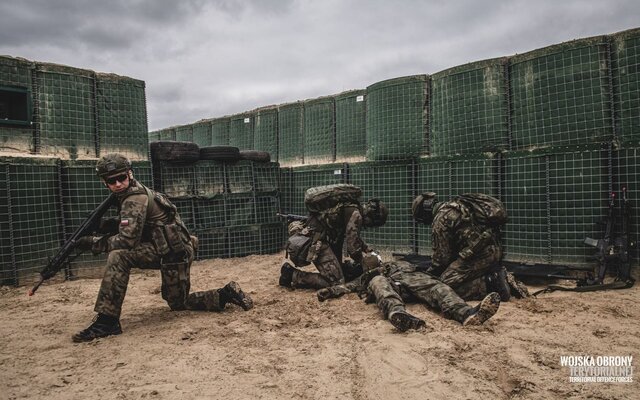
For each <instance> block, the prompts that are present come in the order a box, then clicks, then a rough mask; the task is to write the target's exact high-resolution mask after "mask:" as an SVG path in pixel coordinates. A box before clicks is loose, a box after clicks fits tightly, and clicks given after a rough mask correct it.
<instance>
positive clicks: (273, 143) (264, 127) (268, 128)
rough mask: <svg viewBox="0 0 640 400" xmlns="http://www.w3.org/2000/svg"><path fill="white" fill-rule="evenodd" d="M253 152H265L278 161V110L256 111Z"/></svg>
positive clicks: (272, 107) (273, 108)
mask: <svg viewBox="0 0 640 400" xmlns="http://www.w3.org/2000/svg"><path fill="white" fill-rule="evenodd" d="M255 124H256V126H255V146H254V149H255V150H259V151H266V152H267V153H269V154H271V159H272V160H277V159H278V108H277V107H276V106H269V107H263V108H260V109H258V110H257V111H256V119H255Z"/></svg>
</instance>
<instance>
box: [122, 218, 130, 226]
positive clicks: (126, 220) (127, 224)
mask: <svg viewBox="0 0 640 400" xmlns="http://www.w3.org/2000/svg"><path fill="white" fill-rule="evenodd" d="M120 226H129V220H128V219H121V220H120Z"/></svg>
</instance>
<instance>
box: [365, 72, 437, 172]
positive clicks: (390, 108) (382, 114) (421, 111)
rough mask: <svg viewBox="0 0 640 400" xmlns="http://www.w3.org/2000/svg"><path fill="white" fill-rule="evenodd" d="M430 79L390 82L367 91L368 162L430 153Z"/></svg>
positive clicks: (375, 85) (387, 81)
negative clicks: (428, 134)
mask: <svg viewBox="0 0 640 400" xmlns="http://www.w3.org/2000/svg"><path fill="white" fill-rule="evenodd" d="M428 85H429V78H428V77H427V75H414V76H407V77H401V78H394V79H388V80H386V81H382V82H378V83H375V84H373V85H371V86H369V87H367V124H366V126H367V136H366V137H367V159H368V160H376V161H380V160H397V159H407V158H413V157H417V156H419V155H420V154H422V153H423V152H426V144H427V142H426V141H427V122H428V121H427V113H428V104H427V101H428Z"/></svg>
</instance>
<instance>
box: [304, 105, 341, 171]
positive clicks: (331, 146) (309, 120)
mask: <svg viewBox="0 0 640 400" xmlns="http://www.w3.org/2000/svg"><path fill="white" fill-rule="evenodd" d="M303 108H304V118H303V120H304V134H303V137H304V144H303V151H304V154H303V158H304V162H305V164H325V163H328V162H332V161H334V160H335V146H336V145H335V136H336V126H335V121H336V114H335V100H334V98H333V97H323V98H319V99H313V100H307V101H305V102H304V105H303Z"/></svg>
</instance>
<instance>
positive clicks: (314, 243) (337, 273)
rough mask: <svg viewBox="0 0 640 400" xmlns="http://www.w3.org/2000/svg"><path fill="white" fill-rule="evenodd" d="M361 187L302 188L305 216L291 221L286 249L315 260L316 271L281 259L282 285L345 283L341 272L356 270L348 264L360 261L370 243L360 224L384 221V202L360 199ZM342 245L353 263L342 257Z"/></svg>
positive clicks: (304, 261)
mask: <svg viewBox="0 0 640 400" xmlns="http://www.w3.org/2000/svg"><path fill="white" fill-rule="evenodd" d="M361 194H362V191H361V189H360V188H359V187H357V186H354V185H349V184H336V185H327V186H318V187H314V188H310V189H308V190H307V191H306V193H305V205H306V207H307V209H308V210H309V217H308V218H307V219H306V220H305V221H304V222H301V221H294V222H292V223H291V224H290V225H289V239H288V241H287V245H286V249H287V254H288V256H289V259H290V260H291V261H292V262H293V263H294V264H295V265H296V266H297V267H304V266H307V265H309V264H310V263H313V264H314V265H315V266H316V268H317V269H318V271H319V272H309V271H303V270H300V269H298V268H294V267H293V266H292V265H291V264H289V263H288V262H285V263H284V265H283V266H282V268H281V270H280V280H279V284H280V286H285V287H291V288H311V289H320V288H324V287H327V286H332V285H338V284H342V283H345V274H346V275H353V276H358V275H360V274H361V272H362V271H361V270H359V271H357V272H356V273H355V274H351V272H352V271H349V270H347V269H348V268H349V267H351V266H353V265H359V264H360V263H361V260H362V257H363V255H364V254H366V253H368V252H371V251H372V249H371V248H369V246H368V245H367V244H366V243H365V242H364V240H362V238H361V237H360V231H361V230H362V228H363V227H378V226H382V225H384V224H385V222H386V221H387V216H388V210H387V207H386V206H385V204H384V203H383V202H382V201H380V200H378V199H372V200H369V201H367V202H366V203H365V204H364V205H361V203H360V201H359V197H360V196H361ZM345 242H346V250H347V254H348V255H349V257H350V258H351V259H352V260H353V261H354V263H353V264H352V263H349V262H342V250H343V246H344V244H345Z"/></svg>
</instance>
